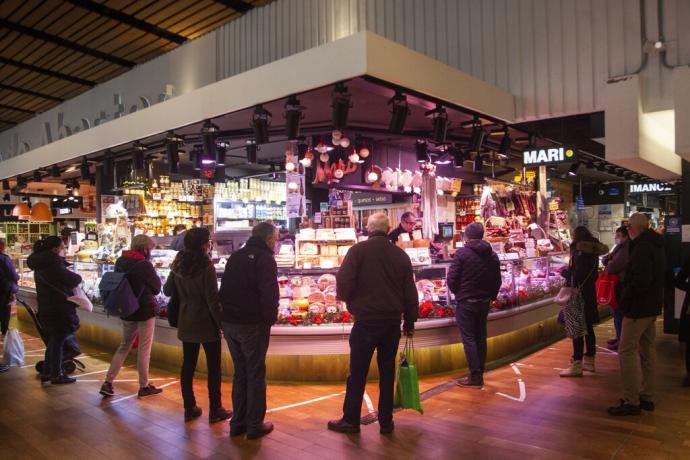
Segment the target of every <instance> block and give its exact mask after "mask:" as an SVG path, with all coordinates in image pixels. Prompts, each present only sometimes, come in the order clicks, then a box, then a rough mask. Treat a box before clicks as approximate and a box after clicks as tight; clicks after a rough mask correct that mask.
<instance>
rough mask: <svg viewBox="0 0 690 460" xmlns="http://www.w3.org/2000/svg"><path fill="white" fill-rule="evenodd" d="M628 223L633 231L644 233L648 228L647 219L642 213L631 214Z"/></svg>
mask: <svg viewBox="0 0 690 460" xmlns="http://www.w3.org/2000/svg"><path fill="white" fill-rule="evenodd" d="M628 222H629V223H630V226H631V227H632V228H634V229H635V230H639V231H644V230H647V229H648V228H649V217H647V215H646V214H644V213H642V212H636V213H633V214H632V215H631V216H630V219H629V220H628Z"/></svg>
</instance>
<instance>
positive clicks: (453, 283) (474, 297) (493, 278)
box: [447, 222, 501, 388]
mask: <svg viewBox="0 0 690 460" xmlns="http://www.w3.org/2000/svg"><path fill="white" fill-rule="evenodd" d="M464 238H465V246H464V247H462V248H459V249H458V250H457V251H456V253H455V257H454V258H453V261H452V262H451V264H450V268H449V269H448V280H447V285H448V290H449V291H450V292H452V293H453V294H454V295H455V302H456V306H455V320H456V322H457V324H458V328H459V329H460V335H461V336H462V343H463V346H464V348H465V356H466V357H467V364H468V366H469V368H470V375H469V376H467V377H463V378H461V379H459V380H458V382H457V384H458V385H459V386H461V387H468V388H482V387H483V386H484V371H485V365H486V350H487V345H486V341H487V330H486V328H487V319H488V316H489V305H490V304H491V301H493V300H494V299H496V296H497V295H498V291H499V289H500V288H501V266H500V262H499V260H498V256H497V255H496V253H495V252H494V251H493V249H492V248H491V245H490V244H489V243H488V242H486V241H484V240H483V238H484V226H483V225H482V224H480V223H479V222H472V223H471V224H469V225H468V226H467V227H466V228H465V232H464Z"/></svg>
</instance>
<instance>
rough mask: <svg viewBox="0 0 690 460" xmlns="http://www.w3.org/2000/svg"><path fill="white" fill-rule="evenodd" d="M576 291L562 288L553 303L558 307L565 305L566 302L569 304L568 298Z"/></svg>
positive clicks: (567, 287)
mask: <svg viewBox="0 0 690 460" xmlns="http://www.w3.org/2000/svg"><path fill="white" fill-rule="evenodd" d="M575 290H577V288H572V287H570V286H563V287H562V288H561V289H560V290H559V291H558V294H556V298H555V299H554V302H556V303H557V304H558V305H561V306H563V305H565V304H567V303H568V302H570V298H571V297H572V295H573V291H575Z"/></svg>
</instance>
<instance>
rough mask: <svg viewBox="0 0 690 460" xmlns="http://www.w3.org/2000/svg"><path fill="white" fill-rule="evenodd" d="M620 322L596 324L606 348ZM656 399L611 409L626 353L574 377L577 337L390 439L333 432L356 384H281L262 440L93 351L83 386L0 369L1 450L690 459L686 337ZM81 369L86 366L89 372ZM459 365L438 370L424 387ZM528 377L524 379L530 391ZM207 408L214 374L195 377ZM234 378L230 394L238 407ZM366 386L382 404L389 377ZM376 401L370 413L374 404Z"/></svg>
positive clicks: (0, 454) (428, 408) (409, 419)
mask: <svg viewBox="0 0 690 460" xmlns="http://www.w3.org/2000/svg"><path fill="white" fill-rule="evenodd" d="M611 329H612V327H611V323H610V322H609V323H605V324H602V325H600V326H598V327H597V334H598V340H599V344H600V345H604V344H605V340H606V339H607V338H608V337H610V335H611ZM24 338H25V340H26V342H25V346H26V350H27V351H26V353H27V357H26V361H27V362H26V364H27V366H31V365H32V364H33V363H35V362H36V361H37V360H39V359H41V357H42V351H41V349H43V348H44V345H43V344H42V343H41V341H40V340H39V339H36V338H35V337H31V336H28V335H25V336H24ZM657 347H658V355H659V364H658V387H659V396H658V402H657V410H656V412H654V413H644V414H643V415H641V416H638V417H627V418H613V417H609V416H608V415H607V414H606V412H605V410H606V408H607V407H608V406H609V405H610V404H612V403H614V402H615V401H616V399H617V397H618V385H619V383H618V359H617V355H615V354H614V353H611V352H608V351H605V350H603V349H601V350H600V351H601V352H600V353H599V354H598V356H597V368H598V369H597V373H596V374H593V375H592V374H589V375H587V376H585V377H584V378H581V379H561V378H559V377H558V375H557V374H558V370H557V369H556V368H561V367H564V366H565V365H566V363H567V362H568V357H569V354H570V345H569V343H568V342H567V341H565V340H564V341H561V342H558V343H556V344H554V345H553V346H551V347H548V348H546V349H543V350H541V351H539V352H537V353H535V354H533V355H531V356H528V357H525V358H524V359H522V360H520V361H519V362H518V363H515V364H514V365H511V366H506V367H503V368H501V369H497V370H495V371H492V372H490V373H489V374H487V376H486V387H485V388H484V389H483V390H481V391H479V390H466V389H461V388H458V387H451V388H450V389H448V390H447V391H443V392H440V393H439V394H436V395H434V396H433V397H430V398H429V399H427V400H426V401H424V410H425V413H424V415H423V416H422V415H419V414H417V413H415V412H411V411H403V412H399V413H397V414H396V416H395V422H396V430H395V432H394V434H392V435H390V436H380V435H379V433H378V425H377V424H372V425H367V426H363V427H362V433H361V434H360V435H341V434H337V433H333V432H329V431H327V430H326V426H325V425H326V422H327V420H328V419H330V418H336V417H338V416H339V415H340V410H341V405H342V401H343V390H344V385H299V384H293V385H290V384H270V385H269V388H268V406H269V409H270V410H271V413H270V414H269V415H268V419H269V420H271V421H273V422H274V423H275V426H276V430H275V431H274V432H273V433H272V434H270V435H269V436H267V437H265V438H264V439H262V440H259V441H247V440H245V439H236V438H235V439H230V438H229V436H228V433H229V428H228V425H227V424H226V423H219V424H215V425H212V426H209V425H208V423H207V421H206V419H205V418H204V417H202V418H200V419H198V420H196V421H194V422H192V423H188V424H185V423H183V420H182V410H181V396H180V389H179V384H178V381H177V376H175V375H171V374H168V373H164V372H161V371H157V370H155V369H154V370H152V372H151V374H152V378H154V379H156V380H154V383H155V384H157V385H160V386H163V385H165V386H166V387H165V389H164V391H163V393H162V394H161V395H159V396H154V397H149V398H146V399H142V400H137V398H136V397H135V396H133V395H134V394H135V393H136V390H137V381H136V378H137V375H136V370H135V368H134V367H132V364H133V363H132V362H129V366H128V367H126V368H124V369H123V371H122V373H121V374H120V376H119V377H118V381H117V382H116V385H115V390H116V393H117V394H116V396H115V397H113V398H110V399H106V400H103V399H102V398H101V397H100V395H99V394H98V389H99V387H100V384H101V382H102V379H103V377H104V375H105V370H106V369H107V366H108V362H109V357H110V355H109V354H108V353H105V352H103V351H102V350H94V349H86V350H84V352H85V354H86V355H87V356H86V357H85V358H84V361H85V362H86V364H87V370H86V371H85V372H84V373H83V375H80V376H79V378H78V379H79V380H78V383H77V384H75V385H68V386H61V387H59V386H50V385H45V386H41V384H40V383H39V381H38V380H37V376H36V372H35V371H34V369H33V368H32V367H26V368H23V369H18V368H13V369H11V370H10V371H9V372H7V373H4V374H0V458H2V459H15V458H16V459H24V458H26V459H44V458H45V459H62V458H85V459H95V458H99V459H100V458H115V459H149V458H151V459H164V458H171V459H186V458H190V459H197V458H239V459H250V458H267V459H282V458H286V459H299V460H309V459H340V458H346V459H350V458H352V459H358V460H362V459H365V458H366V459H378V458H381V459H407V458H422V459H434V460H438V459H451V458H452V459H455V458H472V459H474V458H496V459H512V458H558V459H570V458H595V459H612V458H620V459H625V458H634V459H656V458H660V459H688V458H690V389H687V388H681V387H680V378H681V376H682V374H683V372H682V370H683V369H682V362H681V355H680V348H679V345H678V343H677V341H676V338H675V336H669V335H662V334H660V335H659V339H658V342H657ZM77 375H79V374H77ZM453 377H457V375H452V376H449V375H446V376H438V377H433V378H425V379H423V381H422V382H421V386H422V391H424V390H428V389H431V388H434V387H437V386H438V385H442V384H444V383H447V382H448V381H449V380H450V379H451V378H453ZM521 386H522V389H521ZM195 390H196V393H197V399H198V401H199V403H200V405H201V406H202V407H203V409H204V412H205V414H204V415H206V410H207V407H208V403H207V393H206V390H205V382H204V381H203V380H200V381H198V382H197V384H196V386H195ZM230 390H231V385H230V383H229V382H224V383H223V400H224V401H225V405H226V407H228V408H230ZM367 394H368V396H369V397H370V399H371V400H372V401H373V406H374V407H375V405H376V400H377V394H378V391H377V387H376V384H375V383H373V384H370V385H369V386H368V388H367ZM368 411H369V410H368V408H367V405H366V404H364V405H363V408H362V414H363V415H366V414H367V413H368Z"/></svg>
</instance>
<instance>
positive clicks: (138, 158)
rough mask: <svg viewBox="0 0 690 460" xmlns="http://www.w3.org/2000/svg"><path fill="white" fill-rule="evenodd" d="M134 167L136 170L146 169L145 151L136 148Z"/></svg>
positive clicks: (133, 160)
mask: <svg viewBox="0 0 690 460" xmlns="http://www.w3.org/2000/svg"><path fill="white" fill-rule="evenodd" d="M132 167H133V168H134V170H135V171H140V170H142V169H144V151H143V150H135V151H134V153H133V154H132Z"/></svg>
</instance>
